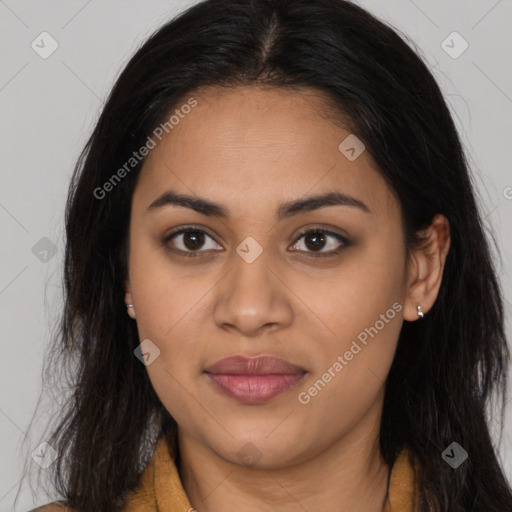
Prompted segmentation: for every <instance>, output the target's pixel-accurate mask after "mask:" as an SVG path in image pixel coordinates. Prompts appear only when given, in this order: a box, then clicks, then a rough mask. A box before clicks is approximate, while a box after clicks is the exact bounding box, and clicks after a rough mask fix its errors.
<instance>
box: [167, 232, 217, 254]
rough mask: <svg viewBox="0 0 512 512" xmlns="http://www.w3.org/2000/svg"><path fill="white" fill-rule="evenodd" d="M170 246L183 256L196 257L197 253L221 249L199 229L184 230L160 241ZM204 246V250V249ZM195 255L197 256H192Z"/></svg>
mask: <svg viewBox="0 0 512 512" xmlns="http://www.w3.org/2000/svg"><path fill="white" fill-rule="evenodd" d="M162 242H163V243H164V245H170V246H171V247H170V248H171V249H172V250H173V251H175V252H178V253H182V254H183V255H184V256H196V255H199V253H202V252H206V251H210V250H219V248H220V249H222V247H220V245H219V244H217V242H215V240H213V238H212V237H211V236H210V235H208V234H207V233H205V232H204V231H202V230H200V229H192V228H184V229H180V230H179V231H177V232H174V233H171V234H170V235H167V236H166V237H165V238H164V240H163V241H162ZM205 246H206V249H204V248H205ZM194 253H197V254H194Z"/></svg>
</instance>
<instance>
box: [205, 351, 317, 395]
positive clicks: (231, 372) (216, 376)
mask: <svg viewBox="0 0 512 512" xmlns="http://www.w3.org/2000/svg"><path fill="white" fill-rule="evenodd" d="M205 373H206V375H207V376H208V378H209V379H210V381H211V382H212V384H213V385H214V386H215V387H216V388H217V390H219V391H221V392H223V393H224V394H226V395H228V396H229V397H231V398H234V399H236V400H238V401H239V402H242V403H249V404H251V403H261V402H266V401H267V400H270V399H271V398H274V397H275V396H277V395H279V394H281V393H283V392H284V391H287V390H288V389H290V388H291V387H293V386H294V385H295V384H297V383H298V382H299V381H300V380H301V379H302V378H303V377H304V375H305V374H306V373H307V372H306V370H304V369H303V368H301V367H299V366H297V365H294V364H292V363H289V362H288V361H285V360H284V359H280V358H277V357H271V356H258V357H245V356H233V357H228V358H226V359H221V360H220V361H217V362H216V363H214V364H213V365H211V366H209V367H208V368H207V369H206V370H205Z"/></svg>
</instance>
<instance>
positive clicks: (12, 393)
mask: <svg viewBox="0 0 512 512" xmlns="http://www.w3.org/2000/svg"><path fill="white" fill-rule="evenodd" d="M192 3H195V2H193V1H190V2H182V1H176V0H174V1H172V0H166V1H164V0H150V1H144V2H142V1H134V0H124V1H121V0H108V1H100V0H89V1H85V0H67V1H63V0H61V1H49V0H46V1H40V0H37V1H36V0H33V1H28V0H0V43H1V48H2V53H1V55H2V65H1V66H0V109H1V119H2V122H1V133H0V139H1V141H2V159H1V187H0V230H1V236H2V243H1V245H0V259H1V260H0V261H1V266H0V315H1V317H0V318H1V322H0V329H1V334H0V335H1V340H2V358H1V363H0V364H1V370H0V434H1V435H0V447H1V462H0V510H1V511H12V510H19V511H24V510H28V509H30V508H31V507H33V506H35V505H36V504H39V505H40V504H43V503H46V502H48V501H50V498H49V497H48V496H46V495H45V494H44V492H43V490H42V489H40V490H39V491H38V495H37V497H36V498H35V500H34V499H33V496H32V493H31V492H30V491H29V488H28V486H27V485H26V484H24V485H23V486H22V487H21V492H20V498H19V501H18V504H17V506H16V508H15V507H14V504H13V503H14V498H15V496H16V494H17V492H18V488H19V482H20V480H21V478H22V476H23V474H24V471H26V470H27V469H34V466H35V463H34V462H33V461H32V459H31V458H30V453H31V452H32V450H34V449H35V448H36V447H37V446H38V445H39V444H40V442H41V441H44V435H43V430H44V421H43V419H44V418H43V419H42V418H39V419H38V420H37V422H35V423H34V424H33V425H32V427H31V429H30V430H28V427H29V422H30V419H31V417H32V414H33V412H34V409H35V406H36V403H37V400H38V398H39V394H40V391H41V372H42V360H43V356H44V353H45V349H46V346H47V344H48V342H49V340H50V338H51V329H52V326H53V325H54V324H55V321H56V320H57V318H58V314H59V312H60V306H61V300H62V298H61V289H60V287H61V281H60V278H61V268H62V255H63V241H64V237H63V210H64V204H65V197H66V190H67V185H68V181H69V178H70V176H71V172H72V168H73V165H74V162H75V160H76V158H77V156H78V153H79V151H80V149H81V148H82V146H83V145H84V143H85V141H86V138H87V137H88V135H89V133H90V131H91V129H92V127H93V125H94V122H95V121H96V119H97V117H98V114H99V109H100V108H101V106H102V103H103V99H104V98H105V97H106V95H107V94H108V92H109V90H110V88H111V86H112V84H113V81H114V80H115V78H116V76H117V75H118V73H119V71H120V69H121V68H122V67H123V65H124V64H125V63H126V62H127V59H128V58H129V57H130V56H131V54H132V53H133V52H134V50H135V48H136V47H137V46H138V45H139V44H140V42H141V41H143V40H144V39H145V38H146V37H147V36H149V35H150V33H151V32H153V30H154V29H155V28H156V27H157V26H159V25H161V24H162V23H164V22H165V21H166V20H167V19H168V18H169V17H171V16H172V15H174V14H176V13H177V12H179V11H180V10H182V9H183V8H185V7H186V6H188V5H190V4H192ZM358 3H360V4H361V5H362V6H364V7H365V8H367V9H368V10H370V11H371V12H373V13H374V14H377V15H378V16H380V17H381V18H383V19H385V20H387V21H389V22H390V23H391V24H393V25H394V27H396V28H398V29H399V30H400V31H402V32H403V33H405V34H407V35H408V36H410V37H411V38H412V39H413V40H414V42H415V43H416V45H417V46H418V47H419V48H420V49H421V51H422V52H423V54H424V58H425V59H426V61H427V62H428V63H429V64H430V66H431V68H432V69H433V72H434V74H435V76H436V78H437V79H438V81H439V83H440V85H441V87H442V89H443V92H444V93H445V96H446V98H447V99H448V102H449V103H450V105H451V109H452V112H453V113H454V116H455V119H456V122H457V126H458V128H459V131H460V133H461V135H462V139H463V142H464V144H465V146H466V150H467V152H468V155H469V158H470V163H471V166H472V168H473V172H474V176H475V184H476V187H477V190H478V193H479V196H480V199H481V204H482V210H483V212H484V216H485V218H486V221H487V223H488V227H489V229H491V230H493V232H494V233H495V237H496V240H497V243H498V245H499V248H500V251H501V258H502V259H501V263H500V264H499V269H500V278H501V281H502V284H503V288H504V293H505V298H506V300H507V302H506V308H507V322H508V324H507V331H508V334H509V338H510V334H511V322H510V319H511V316H512V315H511V312H512V307H511V298H512V293H511V291H512V290H511V284H510V282H511V280H510V275H511V272H512V238H511V237H510V220H509V219H510V218H511V216H512V172H511V164H510V152H509V149H510V148H509V145H510V142H511V131H512V130H511V123H510V119H511V116H512V66H511V55H512V40H511V37H510V27H511V26H512V1H511V0H450V1H447V0H435V1H432V0H430V1H427V0H414V1H413V0H392V1H391V0H387V1H384V0H380V1H370V0H361V1H360V2H358ZM43 31H46V32H48V33H49V34H51V36H52V37H53V38H54V39H55V40H56V41H57V42H58V48H57V50H56V51H55V52H54V53H53V54H52V55H50V56H49V57H48V58H46V59H43V58H41V56H40V55H39V54H38V53H36V51H35V50H34V49H33V48H32V47H31V43H32V42H33V41H35V43H34V44H39V47H40V48H38V50H39V51H40V52H42V51H43V50H44V51H48V50H49V49H50V48H51V46H50V40H49V39H45V40H44V41H45V42H44V49H43V48H41V47H42V46H43V43H41V42H40V41H41V38H40V37H38V36H39V35H40V34H41V33H42V32H43ZM454 31H456V32H458V33H459V34H460V35H461V36H462V38H464V40H466V41H467V43H468V44H469V47H468V48H467V50H466V51H465V52H464V53H462V54H461V55H460V56H457V54H458V53H460V51H461V50H462V49H463V46H462V45H463V44H464V42H463V40H462V39H460V38H459V37H458V36H455V37H454V36H450V37H449V38H448V39H447V37H448V36H449V35H450V34H452V33H453V32H454ZM45 37H47V36H45ZM443 41H446V42H445V43H444V45H443V46H444V48H443V46H442V44H443V43H442V42H443ZM447 46H448V47H447ZM450 47H451V48H450ZM445 50H446V51H445ZM449 53H451V55H449ZM455 56H456V57H457V58H453V57H455ZM507 120H508V121H507ZM507 225H508V226H509V227H508V228H507ZM506 233H508V236H507V235H506ZM45 238H47V239H49V241H50V242H49V241H48V240H46V239H45ZM41 239H45V240H43V241H42V242H41ZM36 244H37V245H36ZM34 246H35V249H33V248H34ZM54 246H55V249H56V254H55V255H53V254H52V248H53V247H54ZM44 250H47V251H49V252H47V253H45V252H44ZM46 260H47V261H46ZM51 405H52V404H51V400H49V401H48V403H46V404H45V405H44V406H43V407H42V413H43V417H44V414H45V412H46V410H47V408H48V410H50V409H49V408H50V407H51ZM511 441H512V418H511V413H510V412H509V410H508V409H507V420H506V423H505V432H504V436H503V439H502V442H501V445H500V453H501V456H502V459H503V463H504V466H505V470H506V472H507V475H508V478H509V480H511V481H512V453H511V451H510V447H511ZM470 456H471V454H470ZM42 471H43V472H44V470H42ZM51 499H53V497H51Z"/></svg>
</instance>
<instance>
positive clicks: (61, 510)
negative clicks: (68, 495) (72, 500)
mask: <svg viewBox="0 0 512 512" xmlns="http://www.w3.org/2000/svg"><path fill="white" fill-rule="evenodd" d="M29 512H73V509H71V508H69V507H67V506H66V505H65V503H64V502H63V501H54V502H53V503H48V504H47V505H43V506H42V507H38V508H34V509H32V510H29Z"/></svg>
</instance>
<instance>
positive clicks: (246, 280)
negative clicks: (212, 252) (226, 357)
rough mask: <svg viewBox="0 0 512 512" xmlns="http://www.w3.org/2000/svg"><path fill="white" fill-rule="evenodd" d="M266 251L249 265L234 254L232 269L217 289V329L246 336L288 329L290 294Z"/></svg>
mask: <svg viewBox="0 0 512 512" xmlns="http://www.w3.org/2000/svg"><path fill="white" fill-rule="evenodd" d="M269 256H270V255H269V254H267V252H266V251H263V253H262V254H261V255H260V256H259V257H258V258H257V259H256V260H255V261H252V262H251V263H248V262H247V261H245V260H244V259H243V258H242V257H240V256H239V255H238V254H236V253H235V254H233V267H231V268H232V270H231V271H230V272H229V273H228V274H227V275H226V276H225V278H224V279H223V280H222V282H221V283H219V286H218V287H217V289H216V293H217V297H216V301H215V307H214V319H215V323H216V324H217V325H218V327H220V328H222V329H224V330H229V331H233V332H235V331H237V332H238V333H240V334H243V335H244V336H247V337H255V336H259V335H261V334H263V333H265V332H267V331H268V332H270V331H275V330H279V329H284V328H286V327H288V326H289V325H290V324H291V322H292V320H293V315H294V313H293V308H292V304H291V302H290V299H291V291H290V289H289V288H287V286H286V285H285V282H284V281H285V279H284V278H283V277H284V276H283V275H282V273H281V272H279V266H278V265H277V264H272V262H271V261H270V258H269Z"/></svg>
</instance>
